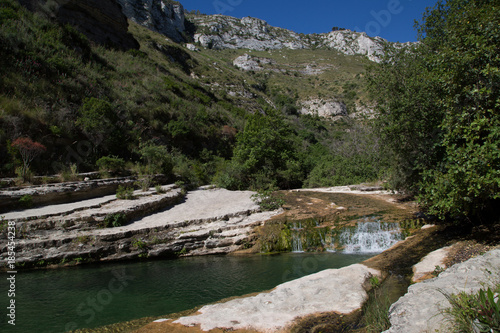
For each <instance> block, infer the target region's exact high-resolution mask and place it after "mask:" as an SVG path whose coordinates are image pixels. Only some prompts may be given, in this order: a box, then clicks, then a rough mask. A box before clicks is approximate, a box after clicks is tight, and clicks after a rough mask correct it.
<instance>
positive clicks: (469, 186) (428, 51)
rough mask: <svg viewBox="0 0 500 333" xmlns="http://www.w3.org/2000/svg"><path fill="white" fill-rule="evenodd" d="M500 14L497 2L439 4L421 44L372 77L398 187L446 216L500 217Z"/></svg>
mask: <svg viewBox="0 0 500 333" xmlns="http://www.w3.org/2000/svg"><path fill="white" fill-rule="evenodd" d="M499 12H500V6H499V4H498V1H493V0H491V1H490V0H473V1H469V0H448V1H439V2H438V3H437V4H436V6H435V7H434V8H432V9H429V10H428V11H427V12H426V13H425V14H424V17H423V21H422V22H421V23H420V24H417V26H418V29H419V33H420V36H421V42H420V44H419V45H417V46H416V47H415V48H413V49H410V50H401V51H400V52H395V53H393V54H391V55H390V57H389V58H388V59H387V60H386V62H385V63H383V64H382V66H381V67H380V68H378V69H375V70H374V72H373V75H372V87H373V88H374V90H375V89H376V90H378V92H379V93H380V94H379V95H378V101H379V106H380V107H379V114H380V119H379V128H380V129H381V131H382V133H383V137H384V139H385V142H386V143H387V145H388V146H389V147H390V148H391V152H392V154H394V158H393V160H394V161H395V163H394V165H393V169H392V170H393V172H392V174H393V180H394V185H395V186H396V187H397V188H400V189H405V190H408V191H410V192H413V193H418V194H419V197H420V200H421V202H422V203H423V204H424V205H425V206H426V207H428V209H429V211H430V212H431V213H433V214H436V215H438V216H439V217H441V218H454V219H458V220H463V219H465V220H467V221H472V220H476V221H477V220H479V221H483V222H484V221H487V220H489V219H491V218H497V216H498V215H497V213H498V209H499V208H498V207H500V204H499V199H500V149H499V144H500V89H499V88H500V68H499V67H500V57H499V54H500V15H498V13H499ZM458 220H457V221H458Z"/></svg>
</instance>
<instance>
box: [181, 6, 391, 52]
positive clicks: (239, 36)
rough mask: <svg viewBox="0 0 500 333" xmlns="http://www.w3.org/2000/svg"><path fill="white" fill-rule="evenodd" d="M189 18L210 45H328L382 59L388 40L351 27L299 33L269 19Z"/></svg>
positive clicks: (257, 47)
mask: <svg viewBox="0 0 500 333" xmlns="http://www.w3.org/2000/svg"><path fill="white" fill-rule="evenodd" d="M188 20H190V21H191V22H193V23H194V25H195V26H196V32H195V34H194V36H193V38H194V41H195V42H196V43H199V44H200V45H201V46H202V47H204V48H211V49H250V50H277V49H292V50H296V49H313V48H327V49H332V50H337V51H339V52H341V53H343V54H346V55H365V56H367V57H368V58H369V59H370V60H372V61H379V60H380V57H381V56H382V55H383V49H384V46H385V45H386V44H388V43H389V42H387V41H386V40H384V39H383V38H380V37H375V38H372V37H369V36H368V35H366V34H365V33H358V32H354V31H351V30H339V31H332V32H330V33H322V34H309V35H305V34H298V33H295V32H293V31H290V30H287V29H283V28H277V27H272V26H270V25H269V24H268V23H267V22H266V21H263V20H260V19H256V18H252V17H244V18H242V19H238V18H234V17H230V16H224V15H190V16H189V17H188Z"/></svg>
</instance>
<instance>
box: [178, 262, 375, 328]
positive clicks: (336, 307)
mask: <svg viewBox="0 0 500 333" xmlns="http://www.w3.org/2000/svg"><path fill="white" fill-rule="evenodd" d="M372 276H380V272H379V271H377V270H375V269H371V268H368V267H366V266H364V265H362V264H354V265H351V266H348V267H343V268H340V269H328V270H324V271H321V272H319V273H316V274H312V275H308V276H305V277H303V278H300V279H297V280H293V281H289V282H286V283H283V284H280V285H279V286H277V287H276V288H275V289H273V290H272V291H271V292H269V293H261V294H258V295H256V296H253V297H245V298H239V299H235V300H232V301H228V302H226V303H219V304H213V305H206V306H204V307H202V308H201V309H200V310H199V312H198V313H199V314H196V315H193V316H189V317H181V318H180V319H178V320H176V321H175V322H174V323H179V324H182V325H185V326H195V325H200V328H201V329H202V330H204V331H209V330H212V329H215V328H226V329H230V330H238V329H250V330H252V329H253V330H256V331H258V332H282V330H283V329H284V328H286V327H287V326H289V325H290V324H291V323H292V322H293V321H294V319H295V318H297V317H301V316H307V315H310V314H315V313H321V312H337V313H342V314H347V313H351V312H352V311H355V310H357V309H360V308H361V306H362V305H363V303H364V302H365V301H366V300H367V298H368V294H367V290H368V289H370V283H369V279H370V277H372Z"/></svg>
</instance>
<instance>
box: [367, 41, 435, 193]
mask: <svg viewBox="0 0 500 333" xmlns="http://www.w3.org/2000/svg"><path fill="white" fill-rule="evenodd" d="M428 54H429V48H428V47H427V46H425V45H423V44H420V45H418V46H416V47H414V48H411V49H400V50H397V49H388V50H386V58H385V60H384V61H383V62H382V63H381V64H380V65H377V66H376V67H372V68H371V70H370V77H369V87H370V91H371V94H372V96H373V97H374V99H375V101H376V102H377V107H376V110H377V113H378V117H377V119H375V125H376V128H378V129H379V131H380V136H381V138H382V142H383V145H382V147H383V150H384V154H385V155H386V156H389V158H388V161H389V163H390V169H391V170H390V175H391V178H390V179H389V182H390V185H391V186H392V187H393V188H395V189H398V190H399V191H403V192H406V193H408V194H412V195H415V194H417V193H418V191H419V183H420V181H421V180H422V173H423V171H424V170H428V169H429V168H432V167H433V166H434V165H436V163H438V161H439V160H440V159H441V158H442V150H441V149H439V148H438V147H437V144H438V143H439V142H440V140H441V130H440V128H439V127H438V125H439V124H440V123H441V121H442V119H443V112H442V110H441V109H439V107H438V104H437V103H436V101H437V99H438V96H439V94H440V89H439V85H438V82H437V78H436V77H435V75H434V73H433V70H432V68H431V67H430V66H429V64H428V63H427V62H426V57H427V55H428Z"/></svg>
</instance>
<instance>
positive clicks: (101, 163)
mask: <svg viewBox="0 0 500 333" xmlns="http://www.w3.org/2000/svg"><path fill="white" fill-rule="evenodd" d="M96 166H97V167H98V168H99V170H102V171H108V172H111V173H118V172H120V171H123V170H124V168H125V161H124V160H123V159H122V158H119V157H117V156H112V155H110V156H103V157H101V158H100V159H98V160H97V162H96Z"/></svg>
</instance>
